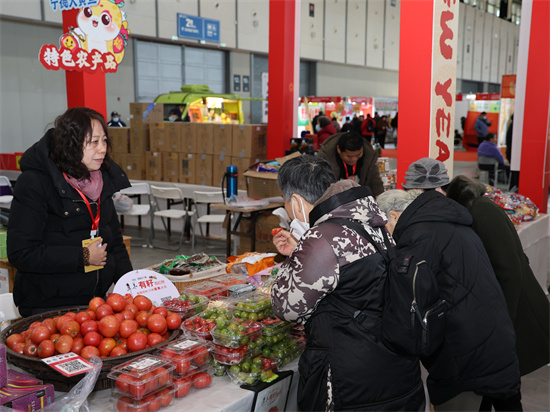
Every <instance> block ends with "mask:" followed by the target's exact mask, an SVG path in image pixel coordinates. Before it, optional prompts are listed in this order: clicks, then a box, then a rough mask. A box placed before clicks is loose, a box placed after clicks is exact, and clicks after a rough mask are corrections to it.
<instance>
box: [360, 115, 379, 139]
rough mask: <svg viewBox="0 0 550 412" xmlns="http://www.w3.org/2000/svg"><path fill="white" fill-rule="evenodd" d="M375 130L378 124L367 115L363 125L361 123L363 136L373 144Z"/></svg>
mask: <svg viewBox="0 0 550 412" xmlns="http://www.w3.org/2000/svg"><path fill="white" fill-rule="evenodd" d="M375 130H376V122H375V120H374V119H373V118H372V117H371V115H370V113H369V114H367V118H366V119H365V120H363V123H361V134H362V135H363V137H364V138H365V139H366V140H367V142H369V143H372V137H373V136H374V131H375Z"/></svg>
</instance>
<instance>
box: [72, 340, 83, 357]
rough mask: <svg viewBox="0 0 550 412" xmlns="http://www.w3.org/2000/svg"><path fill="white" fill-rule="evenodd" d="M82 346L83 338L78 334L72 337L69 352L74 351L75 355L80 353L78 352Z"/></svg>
mask: <svg viewBox="0 0 550 412" xmlns="http://www.w3.org/2000/svg"><path fill="white" fill-rule="evenodd" d="M83 347H84V338H83V337H81V336H78V337H76V338H74V339H73V346H71V352H73V353H76V354H77V355H80V352H82V348H83Z"/></svg>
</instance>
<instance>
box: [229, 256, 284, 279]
mask: <svg viewBox="0 0 550 412" xmlns="http://www.w3.org/2000/svg"><path fill="white" fill-rule="evenodd" d="M275 255H276V253H256V252H247V253H245V254H242V255H238V256H229V257H228V258H227V261H228V262H229V263H228V264H227V268H226V269H225V270H226V271H227V273H241V274H242V273H243V271H242V265H239V264H240V263H244V265H245V267H246V273H247V274H248V276H252V275H254V274H256V273H258V272H260V271H261V270H264V269H266V268H268V267H271V266H273V265H274V264H275V261H274V257H275ZM233 266H234V267H235V269H236V270H235V271H234V270H233V269H232V267H233ZM237 269H238V270H237Z"/></svg>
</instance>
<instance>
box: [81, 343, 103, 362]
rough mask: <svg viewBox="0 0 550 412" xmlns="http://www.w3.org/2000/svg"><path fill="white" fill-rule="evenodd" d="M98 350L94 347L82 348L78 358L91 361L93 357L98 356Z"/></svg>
mask: <svg viewBox="0 0 550 412" xmlns="http://www.w3.org/2000/svg"><path fill="white" fill-rule="evenodd" d="M99 355H100V353H99V349H98V348H96V347H95V346H84V347H83V348H82V351H81V352H80V356H82V357H83V358H84V359H92V358H93V357H94V356H99Z"/></svg>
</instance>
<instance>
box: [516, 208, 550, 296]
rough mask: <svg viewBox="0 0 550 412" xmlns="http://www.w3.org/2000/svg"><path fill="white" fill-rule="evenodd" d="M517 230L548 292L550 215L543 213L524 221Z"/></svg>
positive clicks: (533, 267)
mask: <svg viewBox="0 0 550 412" xmlns="http://www.w3.org/2000/svg"><path fill="white" fill-rule="evenodd" d="M517 231H518V236H519V238H520V240H521V244H522V246H523V251H524V252H525V254H526V255H527V257H528V258H529V264H530V266H531V269H532V270H533V273H534V274H535V277H536V278H537V280H538V281H539V284H540V286H541V287H542V289H544V291H545V293H546V292H548V286H549V284H550V282H549V278H548V256H549V255H550V253H549V252H550V217H549V215H548V214H543V213H541V214H540V216H539V217H537V218H536V219H534V220H532V221H530V222H522V223H521V224H520V225H519V227H518V229H517Z"/></svg>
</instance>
